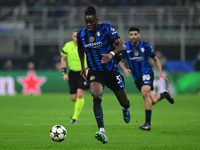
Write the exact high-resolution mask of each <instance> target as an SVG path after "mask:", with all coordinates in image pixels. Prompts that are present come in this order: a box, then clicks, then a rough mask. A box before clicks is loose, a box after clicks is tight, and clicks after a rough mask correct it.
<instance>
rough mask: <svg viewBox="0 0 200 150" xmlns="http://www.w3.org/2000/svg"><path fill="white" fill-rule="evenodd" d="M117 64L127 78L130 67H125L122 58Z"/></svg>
mask: <svg viewBox="0 0 200 150" xmlns="http://www.w3.org/2000/svg"><path fill="white" fill-rule="evenodd" d="M119 66H120V68H121V69H122V70H123V71H124V74H125V76H126V77H127V78H128V77H129V72H131V70H130V69H128V68H126V66H125V64H124V59H122V60H121V61H120V62H119Z"/></svg>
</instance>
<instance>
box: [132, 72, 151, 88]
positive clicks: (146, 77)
mask: <svg viewBox="0 0 200 150" xmlns="http://www.w3.org/2000/svg"><path fill="white" fill-rule="evenodd" d="M153 81H154V74H153V73H150V74H145V75H143V76H141V78H140V79H138V80H137V81H135V85H136V86H137V88H138V90H139V91H141V88H142V86H144V85H149V86H150V87H151V90H152V91H153V90H154V86H153Z"/></svg>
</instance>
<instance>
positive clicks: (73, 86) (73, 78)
mask: <svg viewBox="0 0 200 150" xmlns="http://www.w3.org/2000/svg"><path fill="white" fill-rule="evenodd" d="M87 88H88V84H87V82H86V81H85V80H84V79H83V77H82V76H81V75H80V71H72V70H70V71H69V90H70V94H76V92H77V89H83V90H85V89H87Z"/></svg>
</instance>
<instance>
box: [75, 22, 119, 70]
mask: <svg viewBox="0 0 200 150" xmlns="http://www.w3.org/2000/svg"><path fill="white" fill-rule="evenodd" d="M118 38H120V37H119V35H118V34H117V31H116V30H115V28H113V27H112V26H111V25H110V24H108V23H101V24H99V25H98V29H97V30H96V32H89V31H88V30H87V29H86V28H84V29H82V30H80V31H79V32H78V33H77V42H78V44H79V46H80V45H81V46H82V47H83V49H84V51H85V53H86V57H87V65H88V68H89V69H91V70H98V71H109V70H112V69H114V70H115V69H117V68H116V67H115V61H114V59H111V60H110V61H109V62H107V63H104V64H102V63H101V59H102V55H101V54H106V53H109V52H110V51H112V50H114V49H115V48H114V44H113V42H114V41H115V40H116V39H118Z"/></svg>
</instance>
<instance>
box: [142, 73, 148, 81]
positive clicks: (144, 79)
mask: <svg viewBox="0 0 200 150" xmlns="http://www.w3.org/2000/svg"><path fill="white" fill-rule="evenodd" d="M142 79H143V81H146V80H147V81H149V80H150V75H149V74H146V75H143V76H142Z"/></svg>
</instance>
